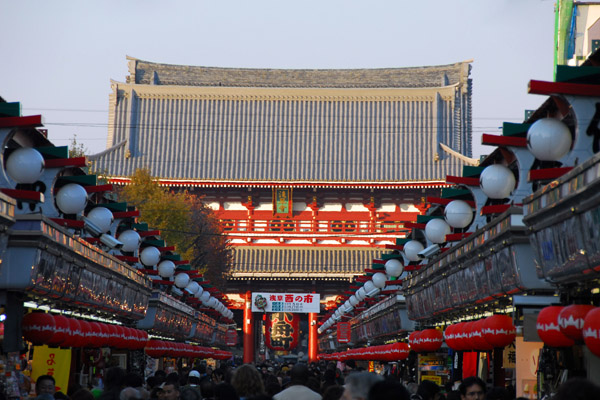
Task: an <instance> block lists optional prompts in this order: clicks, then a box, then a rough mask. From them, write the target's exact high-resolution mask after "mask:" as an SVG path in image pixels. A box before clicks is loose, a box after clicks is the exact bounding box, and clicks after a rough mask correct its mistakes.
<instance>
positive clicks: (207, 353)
mask: <svg viewBox="0 0 600 400" xmlns="http://www.w3.org/2000/svg"><path fill="white" fill-rule="evenodd" d="M144 351H145V352H146V354H147V355H148V356H150V357H152V358H160V357H185V358H214V359H216V360H227V359H230V358H231V357H232V353H231V352H230V351H225V350H218V349H212V348H210V347H202V346H194V345H191V344H187V343H175V342H167V341H164V340H154V339H152V340H148V342H147V343H146V347H145V348H144Z"/></svg>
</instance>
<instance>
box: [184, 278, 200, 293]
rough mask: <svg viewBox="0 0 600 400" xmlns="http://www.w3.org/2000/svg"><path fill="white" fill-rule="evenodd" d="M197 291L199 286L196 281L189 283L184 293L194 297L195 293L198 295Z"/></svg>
mask: <svg viewBox="0 0 600 400" xmlns="http://www.w3.org/2000/svg"><path fill="white" fill-rule="evenodd" d="M199 289H200V285H199V284H198V282H196V281H191V282H190V283H188V284H187V286H186V287H185V291H186V292H188V293H189V294H191V295H192V296H193V295H195V294H196V293H198V290H199Z"/></svg>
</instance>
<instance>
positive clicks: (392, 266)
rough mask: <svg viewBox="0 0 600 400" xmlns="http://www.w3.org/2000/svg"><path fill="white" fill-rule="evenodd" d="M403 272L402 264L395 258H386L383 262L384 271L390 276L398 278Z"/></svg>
mask: <svg viewBox="0 0 600 400" xmlns="http://www.w3.org/2000/svg"><path fill="white" fill-rule="evenodd" d="M403 272H404V264H402V261H400V260H398V259H397V258H392V259H390V260H387V261H386V263H385V273H386V274H387V276H389V277H390V278H398V277H399V276H400V275H402V273H403Z"/></svg>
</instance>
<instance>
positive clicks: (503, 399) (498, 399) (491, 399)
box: [485, 387, 513, 400]
mask: <svg viewBox="0 0 600 400" xmlns="http://www.w3.org/2000/svg"><path fill="white" fill-rule="evenodd" d="M485 399H486V400H512V399H513V397H511V395H510V394H509V392H508V389H506V388H503V387H493V388H491V389H490V390H489V391H488V392H487V395H486V397H485Z"/></svg>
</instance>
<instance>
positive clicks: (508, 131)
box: [502, 122, 531, 136]
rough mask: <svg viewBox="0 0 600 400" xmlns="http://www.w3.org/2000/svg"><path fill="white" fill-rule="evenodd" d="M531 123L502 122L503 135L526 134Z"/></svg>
mask: <svg viewBox="0 0 600 400" xmlns="http://www.w3.org/2000/svg"><path fill="white" fill-rule="evenodd" d="M530 126H531V124H524V123H523V124H517V123H514V122H503V123H502V135H503V136H527V131H528V130H529V127H530Z"/></svg>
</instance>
